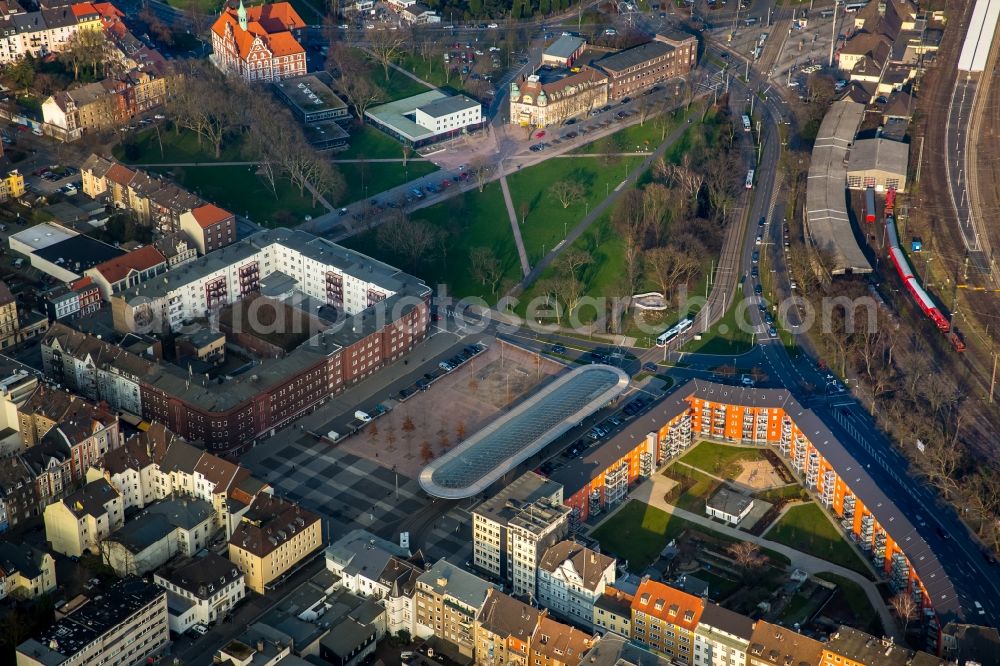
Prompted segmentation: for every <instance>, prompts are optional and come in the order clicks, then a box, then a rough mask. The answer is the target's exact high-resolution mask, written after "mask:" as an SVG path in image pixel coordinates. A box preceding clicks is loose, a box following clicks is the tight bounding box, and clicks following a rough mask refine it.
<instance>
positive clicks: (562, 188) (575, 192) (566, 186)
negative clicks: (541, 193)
mask: <svg viewBox="0 0 1000 666" xmlns="http://www.w3.org/2000/svg"><path fill="white" fill-rule="evenodd" d="M549 194H550V195H551V196H552V198H553V199H555V200H556V201H558V202H559V203H561V204H562V207H563V209H566V208H569V207H570V206H572V205H573V204H575V203H576V202H577V201H580V200H581V199H583V195H584V189H583V185H581V184H580V183H578V182H576V181H575V180H568V179H563V180H560V181H557V182H555V183H553V184H552V188H551V189H550V190H549Z"/></svg>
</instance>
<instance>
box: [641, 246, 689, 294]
mask: <svg viewBox="0 0 1000 666" xmlns="http://www.w3.org/2000/svg"><path fill="white" fill-rule="evenodd" d="M645 261H646V266H647V267H648V268H649V270H650V273H651V277H652V278H653V280H655V281H656V285H657V286H658V287H659V288H660V293H662V294H663V296H664V298H667V299H669V298H670V294H672V293H673V291H674V288H675V287H677V286H678V285H680V284H683V283H686V282H687V281H688V280H690V279H691V278H693V277H694V276H695V275H696V274H697V273H698V269H699V268H700V266H699V264H698V260H697V259H695V258H694V257H691V256H689V255H688V254H686V253H685V252H684V251H683V250H679V249H677V248H675V247H671V246H667V247H655V248H653V249H652V250H649V251H648V252H646V256H645Z"/></svg>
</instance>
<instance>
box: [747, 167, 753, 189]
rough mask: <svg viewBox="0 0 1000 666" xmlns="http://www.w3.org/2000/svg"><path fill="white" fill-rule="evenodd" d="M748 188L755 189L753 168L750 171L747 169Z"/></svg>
mask: <svg viewBox="0 0 1000 666" xmlns="http://www.w3.org/2000/svg"><path fill="white" fill-rule="evenodd" d="M746 188H747V189H748V190H750V189H753V169H750V170H749V171H747V182H746Z"/></svg>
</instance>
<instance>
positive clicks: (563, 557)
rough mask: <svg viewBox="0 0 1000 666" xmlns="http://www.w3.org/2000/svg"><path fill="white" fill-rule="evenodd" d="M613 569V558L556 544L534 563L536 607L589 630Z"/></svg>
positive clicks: (565, 543) (575, 545) (566, 543)
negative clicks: (536, 571)
mask: <svg viewBox="0 0 1000 666" xmlns="http://www.w3.org/2000/svg"><path fill="white" fill-rule="evenodd" d="M616 566H617V562H616V561H615V558H613V557H609V556H607V555H602V554H601V553H598V552H595V551H593V550H591V549H589V548H587V547H586V546H582V545H580V544H578V543H576V542H574V541H560V542H559V543H557V544H555V545H553V546H550V547H549V548H548V550H546V551H545V553H544V554H543V555H542V558H541V560H540V561H539V562H538V589H537V599H538V603H539V605H540V606H542V607H543V608H547V609H549V611H551V612H552V613H554V614H555V615H557V616H559V617H562V618H565V619H567V620H571V621H572V622H574V623H576V624H578V625H580V626H584V627H587V628H593V626H594V605H595V604H596V603H597V600H598V599H600V598H601V597H602V596H604V591H605V589H607V586H608V585H612V584H614V582H615V577H616Z"/></svg>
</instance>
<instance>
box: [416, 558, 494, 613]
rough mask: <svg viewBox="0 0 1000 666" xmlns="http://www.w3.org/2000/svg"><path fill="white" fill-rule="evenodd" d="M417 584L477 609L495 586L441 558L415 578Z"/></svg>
mask: <svg viewBox="0 0 1000 666" xmlns="http://www.w3.org/2000/svg"><path fill="white" fill-rule="evenodd" d="M417 584H418V585H421V586H428V587H430V588H431V589H432V590H434V591H435V592H436V593H438V594H440V595H442V596H448V597H451V598H453V599H457V600H458V601H460V602H461V603H463V604H465V605H466V606H468V607H470V608H475V609H479V608H480V607H482V605H483V602H484V601H485V600H486V595H487V594H488V593H489V591H490V590H492V589H495V588H496V587H497V586H496V585H494V584H493V583H488V582H486V581H485V580H483V579H482V578H480V577H479V576H477V575H475V574H472V573H469V572H468V571H466V570H465V569H462V568H460V567H457V566H455V565H454V564H452V563H451V562H449V561H448V560H446V559H444V558H442V559H440V560H438V561H437V562H435V563H434V566H432V567H431V568H430V569H428V570H427V571H426V572H424V573H423V575H421V576H420V578H418V579H417Z"/></svg>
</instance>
